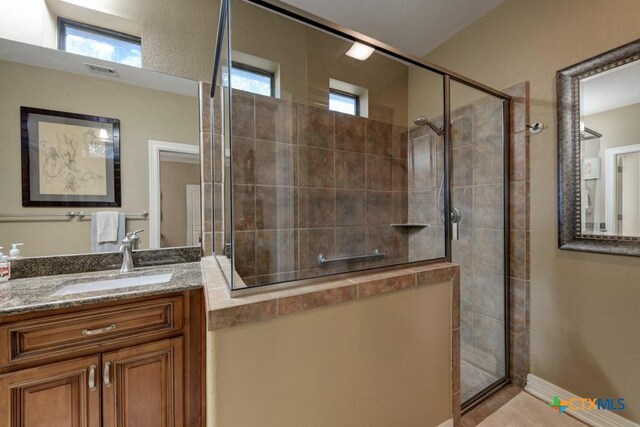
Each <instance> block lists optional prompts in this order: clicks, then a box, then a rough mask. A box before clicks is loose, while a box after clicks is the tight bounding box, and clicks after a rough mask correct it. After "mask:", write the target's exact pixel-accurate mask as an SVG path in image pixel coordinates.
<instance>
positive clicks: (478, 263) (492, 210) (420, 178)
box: [408, 83, 529, 397]
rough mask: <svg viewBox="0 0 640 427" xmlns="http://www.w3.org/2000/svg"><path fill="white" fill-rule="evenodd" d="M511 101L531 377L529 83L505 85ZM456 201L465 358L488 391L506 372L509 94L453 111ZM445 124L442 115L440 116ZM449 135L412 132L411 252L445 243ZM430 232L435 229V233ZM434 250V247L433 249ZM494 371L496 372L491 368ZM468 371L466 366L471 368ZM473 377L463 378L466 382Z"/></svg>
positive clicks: (512, 274) (514, 221) (516, 228)
mask: <svg viewBox="0 0 640 427" xmlns="http://www.w3.org/2000/svg"><path fill="white" fill-rule="evenodd" d="M505 92H506V93H507V94H509V95H511V96H512V97H513V99H512V102H511V107H512V110H511V135H510V144H511V145H510V175H509V181H510V201H509V202H510V203H509V204H510V224H509V232H510V257H511V263H510V266H509V267H510V268H509V284H510V313H509V316H510V323H511V329H510V340H511V342H510V344H511V345H510V354H509V355H508V357H510V362H511V363H510V371H511V372H510V376H511V379H512V381H513V382H514V383H516V384H519V385H524V381H525V379H526V375H527V373H528V372H529V327H528V323H529V321H528V313H529V274H528V271H529V270H528V269H529V267H528V264H529V261H528V257H529V255H528V254H529V243H528V242H529V233H528V230H529V214H528V212H529V172H528V145H529V133H528V132H527V127H526V125H527V123H528V122H529V105H528V103H529V101H528V93H529V92H528V84H526V83H522V84H519V85H517V86H514V87H512V88H510V89H508V90H506V91H505ZM451 117H452V127H451V145H452V160H451V162H452V194H451V195H452V205H453V206H454V207H457V208H458V209H460V211H461V213H462V219H461V222H460V225H459V227H460V230H459V233H460V234H459V239H458V240H454V241H453V242H452V251H453V262H456V263H458V264H460V267H461V294H462V296H461V305H462V307H461V316H462V327H461V331H462V332H461V335H462V336H461V341H462V342H461V347H462V352H461V354H462V360H463V364H465V363H466V364H467V365H468V366H471V367H473V368H474V369H475V368H480V369H481V370H482V374H481V375H479V376H477V377H476V378H475V379H471V383H472V385H473V386H475V390H471V391H469V392H468V393H467V396H465V397H469V395H470V394H474V392H477V391H480V389H481V388H484V387H486V386H488V385H489V384H490V383H491V382H492V381H494V380H495V379H497V378H499V377H501V376H502V374H503V373H504V367H505V355H504V354H503V351H502V349H503V348H504V338H503V337H504V326H505V322H504V313H503V310H504V306H503V300H504V287H503V284H504V276H503V274H504V273H503V271H504V268H503V259H504V257H503V234H504V223H503V221H504V219H503V210H502V206H503V168H502V163H503V154H502V136H503V135H502V102H501V101H499V100H496V99H495V98H492V97H487V98H484V99H481V100H479V101H477V102H475V103H473V104H470V105H466V106H463V107H461V108H458V109H457V110H455V111H452V114H451ZM434 122H436V125H438V126H440V123H441V119H440V120H437V119H436V120H434ZM442 145H443V141H442V137H438V136H437V135H436V134H435V133H434V132H433V131H432V130H430V129H429V128H427V127H420V128H413V129H412V130H411V131H410V132H409V165H408V167H409V222H417V223H428V224H430V227H428V228H414V229H409V236H408V239H409V259H410V260H412V259H413V258H414V257H415V256H419V254H423V253H430V251H437V250H439V248H441V245H438V244H435V243H434V242H436V241H437V236H441V235H442V234H438V233H441V231H439V230H441V227H442V221H441V219H440V209H439V208H438V198H439V197H440V200H441V203H443V198H442V196H441V195H440V194H439V193H440V191H439V189H440V185H441V179H442V170H441V169H440V168H441V167H442V164H443V163H442ZM434 232H435V235H432V236H430V237H426V236H428V235H429V233H434ZM431 255H433V253H431ZM487 374H488V375H487ZM463 377H464V370H463ZM464 381H465V378H463V382H464Z"/></svg>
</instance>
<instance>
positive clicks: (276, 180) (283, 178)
mask: <svg viewBox="0 0 640 427" xmlns="http://www.w3.org/2000/svg"><path fill="white" fill-rule="evenodd" d="M255 158H256V161H255V178H256V183H257V184H261V185H279V186H293V185H295V183H296V166H297V146H295V145H292V144H282V143H278V142H269V141H261V140H257V141H256V143H255Z"/></svg>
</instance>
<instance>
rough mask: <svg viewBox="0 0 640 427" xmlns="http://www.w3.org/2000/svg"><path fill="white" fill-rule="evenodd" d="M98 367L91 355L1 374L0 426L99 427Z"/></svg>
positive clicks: (96, 359) (98, 364)
mask: <svg viewBox="0 0 640 427" xmlns="http://www.w3.org/2000/svg"><path fill="white" fill-rule="evenodd" d="M98 366H100V357H99V356H93V357H85V358H82V359H76V360H72V361H69V362H63V363H56V364H51V365H47V366H43V367H38V368H32V369H24V370H21V371H17V372H12V373H10V374H5V375H2V376H1V377H0V396H2V399H0V417H2V418H1V419H0V425H2V426H7V427H9V426H10V427H76V426H77V427H98V426H100V425H101V423H100V407H101V399H100V387H99V386H98V385H99V382H98V380H99V378H98V377H97V374H98V372H97V371H98ZM90 382H92V384H91V385H93V387H91V386H90Z"/></svg>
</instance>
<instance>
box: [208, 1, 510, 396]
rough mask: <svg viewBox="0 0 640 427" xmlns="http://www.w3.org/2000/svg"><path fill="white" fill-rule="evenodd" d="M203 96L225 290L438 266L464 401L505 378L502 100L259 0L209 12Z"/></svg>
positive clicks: (505, 116) (505, 108)
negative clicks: (448, 287) (212, 39)
mask: <svg viewBox="0 0 640 427" xmlns="http://www.w3.org/2000/svg"><path fill="white" fill-rule="evenodd" d="M355 42H358V43H360V44H361V45H364V46H365V47H369V48H371V49H372V51H371V52H370V53H369V56H366V58H365V55H362V56H360V57H358V58H355V57H353V56H352V55H347V52H348V51H350V49H352V48H353V47H354V43H355ZM356 46H357V45H356ZM211 96H212V111H213V113H212V114H213V115H212V117H211V134H212V138H213V144H212V162H213V175H214V176H213V177H212V179H211V181H212V182H213V188H212V191H213V196H214V197H213V198H214V205H213V220H212V223H213V230H214V245H213V246H214V251H215V253H214V255H215V258H216V259H217V260H218V263H219V264H220V267H221V269H222V270H223V272H224V275H225V279H226V281H227V283H228V285H229V287H230V289H231V291H232V292H242V291H245V292H246V289H247V288H252V287H258V286H266V285H279V286H285V285H286V284H288V283H291V282H299V281H301V280H313V279H317V278H319V277H324V276H328V275H337V274H356V273H357V272H359V271H363V270H371V269H378V270H380V269H389V268H393V267H395V266H406V265H412V264H416V263H426V262H432V261H442V260H450V261H453V262H455V263H457V264H459V265H460V267H461V277H460V278H461V289H462V296H461V307H462V316H461V353H462V361H461V364H462V390H461V394H462V398H463V399H464V400H465V401H466V402H468V404H471V403H473V402H474V401H475V400H477V399H478V398H479V397H481V396H482V395H483V393H485V392H486V390H489V389H491V388H492V387H495V386H497V385H499V384H502V383H504V382H505V381H507V373H508V371H509V370H508V363H509V360H508V357H507V355H508V352H507V348H508V338H507V334H506V331H507V330H508V324H507V323H508V322H507V320H506V316H505V313H506V312H507V304H508V303H507V298H506V295H507V289H508V284H507V280H506V278H507V277H508V274H507V268H508V266H509V262H508V256H509V251H508V250H505V248H506V247H508V243H509V242H508V239H509V235H508V233H507V232H506V231H505V230H507V224H508V209H506V206H508V194H509V193H508V192H509V189H508V182H507V180H506V177H507V176H508V161H507V159H508V153H507V151H508V144H507V143H506V141H508V137H509V101H510V98H509V96H507V95H505V94H503V93H502V92H499V91H497V90H494V89H492V88H489V87H487V86H485V85H482V84H480V83H477V82H474V81H472V80H469V79H467V78H465V77H463V76H460V75H457V74H455V73H453V72H450V71H448V70H445V69H442V68H440V67H438V66H435V65H433V64H429V63H427V62H425V61H423V60H422V59H420V58H416V57H413V56H411V55H408V54H405V53H404V52H401V51H399V50H397V49H394V48H392V47H389V46H387V45H384V44H382V43H379V42H376V41H374V40H372V39H370V38H368V37H365V36H363V35H361V34H358V33H355V32H352V31H350V30H347V29H344V28H341V27H338V26H336V25H334V24H332V23H329V22H327V21H323V20H322V19H319V18H317V17H314V16H311V15H308V14H306V13H304V12H302V11H300V10H297V9H294V8H291V7H290V6H288V5H284V4H281V3H272V2H269V3H267V2H264V1H258V0H249V1H243V0H225V1H223V2H222V7H221V16H220V27H219V31H218V39H217V49H216V54H215V66H214V78H213V83H212V94H211Z"/></svg>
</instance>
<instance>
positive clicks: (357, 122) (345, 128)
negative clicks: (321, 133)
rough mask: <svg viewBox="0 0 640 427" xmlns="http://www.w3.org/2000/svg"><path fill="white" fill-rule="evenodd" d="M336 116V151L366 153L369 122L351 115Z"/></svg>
mask: <svg viewBox="0 0 640 427" xmlns="http://www.w3.org/2000/svg"><path fill="white" fill-rule="evenodd" d="M335 114H336V150H345V151H353V152H357V153H364V152H365V136H366V126H367V120H366V119H364V118H362V117H356V116H352V115H350V114H341V113H335Z"/></svg>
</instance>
